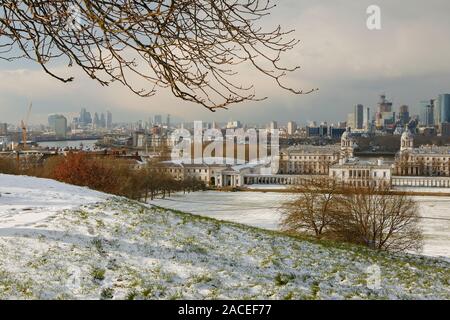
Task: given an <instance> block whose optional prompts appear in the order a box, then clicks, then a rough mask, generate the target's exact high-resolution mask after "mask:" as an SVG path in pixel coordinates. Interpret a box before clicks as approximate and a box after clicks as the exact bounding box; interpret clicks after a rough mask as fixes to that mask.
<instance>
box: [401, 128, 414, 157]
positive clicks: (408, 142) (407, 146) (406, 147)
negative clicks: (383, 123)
mask: <svg viewBox="0 0 450 320" xmlns="http://www.w3.org/2000/svg"><path fill="white" fill-rule="evenodd" d="M413 149H414V135H413V134H412V133H411V131H409V129H406V130H405V131H404V132H403V134H402V138H401V140H400V152H405V151H412V150H413Z"/></svg>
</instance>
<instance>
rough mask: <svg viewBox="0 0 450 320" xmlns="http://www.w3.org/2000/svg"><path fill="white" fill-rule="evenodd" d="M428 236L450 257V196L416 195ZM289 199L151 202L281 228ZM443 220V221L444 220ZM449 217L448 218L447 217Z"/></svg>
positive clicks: (433, 250) (252, 196)
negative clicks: (281, 211)
mask: <svg viewBox="0 0 450 320" xmlns="http://www.w3.org/2000/svg"><path fill="white" fill-rule="evenodd" d="M414 198H415V199H416V201H417V202H418V203H419V207H420V213H421V215H422V216H423V217H424V219H422V228H423V231H424V236H425V243H424V248H423V252H422V253H423V254H425V255H429V256H442V257H448V258H450V197H443V196H439V197H438V196H435V197H432V196H416V197H414ZM287 199H289V194H288V193H282V192H280V193H278V192H256V191H255V192H218V191H205V192H195V193H190V194H176V195H174V196H173V197H171V198H168V199H157V200H154V201H152V202H151V203H153V204H156V205H159V206H161V207H164V208H171V209H177V210H181V211H185V212H190V213H193V214H198V215H202V216H207V217H211V218H215V219H220V220H227V221H233V222H237V223H243V224H247V225H250V226H255V227H260V228H264V229H269V230H278V229H279V221H280V216H281V214H280V210H279V207H280V205H281V204H282V203H283V202H284V201H286V200H287ZM441 219H442V220H441ZM445 219H448V220H445Z"/></svg>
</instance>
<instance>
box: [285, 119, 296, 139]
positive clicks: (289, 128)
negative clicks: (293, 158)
mask: <svg viewBox="0 0 450 320" xmlns="http://www.w3.org/2000/svg"><path fill="white" fill-rule="evenodd" d="M296 131H297V124H296V123H295V122H294V121H289V122H288V125H287V134H288V135H290V136H292V135H294V134H295V132H296Z"/></svg>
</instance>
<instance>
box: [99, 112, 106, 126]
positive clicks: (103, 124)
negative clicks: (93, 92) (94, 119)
mask: <svg viewBox="0 0 450 320" xmlns="http://www.w3.org/2000/svg"><path fill="white" fill-rule="evenodd" d="M100 127H102V128H106V118H105V114H104V113H103V112H102V114H101V115H100Z"/></svg>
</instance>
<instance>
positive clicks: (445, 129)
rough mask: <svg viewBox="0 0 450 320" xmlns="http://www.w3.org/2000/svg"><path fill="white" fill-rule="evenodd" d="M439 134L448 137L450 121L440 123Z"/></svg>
mask: <svg viewBox="0 0 450 320" xmlns="http://www.w3.org/2000/svg"><path fill="white" fill-rule="evenodd" d="M441 136H443V137H450V122H443V123H441Z"/></svg>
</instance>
